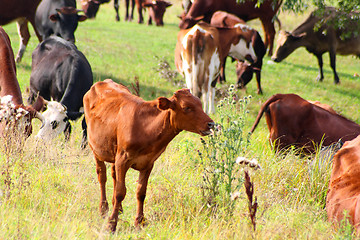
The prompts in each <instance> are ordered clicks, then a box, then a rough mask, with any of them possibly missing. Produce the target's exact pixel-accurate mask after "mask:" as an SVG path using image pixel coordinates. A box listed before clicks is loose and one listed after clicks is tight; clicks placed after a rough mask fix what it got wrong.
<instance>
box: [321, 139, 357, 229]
mask: <svg viewBox="0 0 360 240" xmlns="http://www.w3.org/2000/svg"><path fill="white" fill-rule="evenodd" d="M359 173H360V136H358V137H357V138H355V139H354V140H352V141H348V142H345V144H344V146H343V147H342V148H341V149H340V150H339V151H338V152H337V153H336V154H335V156H334V158H333V165H332V171H331V177H330V183H329V190H328V194H327V196H326V211H327V215H328V218H329V220H330V221H332V222H333V223H334V224H335V225H336V226H338V227H339V225H340V223H341V221H342V220H343V219H344V217H346V218H347V219H348V220H349V222H350V224H352V225H353V226H354V227H355V228H356V230H357V232H358V233H360V232H359V231H360V204H359V203H360V174H359ZM345 212H346V214H345Z"/></svg>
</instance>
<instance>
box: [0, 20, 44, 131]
mask: <svg viewBox="0 0 360 240" xmlns="http://www.w3.org/2000/svg"><path fill="white" fill-rule="evenodd" d="M0 69H1V71H0V97H4V96H8V95H10V96H11V97H12V99H11V100H12V103H13V104H14V105H15V106H14V107H15V109H19V108H21V109H23V110H25V111H21V110H20V111H21V113H23V114H24V116H23V117H22V119H21V120H20V119H17V120H18V122H22V123H25V124H24V126H23V125H22V126H21V127H24V129H21V131H24V134H25V135H26V136H29V135H30V134H31V132H32V126H31V120H32V118H34V117H36V118H39V119H40V120H42V121H43V117H42V116H41V114H40V113H38V111H39V110H40V109H41V108H42V106H43V105H42V102H41V100H42V99H41V98H38V101H37V102H36V103H35V104H34V105H33V107H32V106H24V104H23V99H22V96H21V91H20V86H19V82H18V80H17V78H16V65H15V61H14V53H13V50H12V48H11V43H10V39H9V36H8V35H7V33H6V32H5V31H4V29H3V28H2V27H0ZM1 118H2V116H0V119H1ZM5 124H8V122H6V123H5ZM2 127H3V126H2ZM1 130H3V129H1Z"/></svg>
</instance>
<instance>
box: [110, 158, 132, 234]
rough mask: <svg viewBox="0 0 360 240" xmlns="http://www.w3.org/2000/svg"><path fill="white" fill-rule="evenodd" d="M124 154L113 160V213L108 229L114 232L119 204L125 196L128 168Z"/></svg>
mask: <svg viewBox="0 0 360 240" xmlns="http://www.w3.org/2000/svg"><path fill="white" fill-rule="evenodd" d="M125 158H126V156H125V154H117V155H116V158H115V164H114V166H113V174H112V175H113V179H114V183H115V185H114V195H113V202H114V204H113V206H114V208H113V211H112V213H111V215H110V217H109V222H108V228H109V229H110V230H111V231H112V232H115V230H116V225H117V221H118V218H119V212H122V211H123V210H122V206H121V203H122V201H123V200H124V198H125V195H126V186H125V177H126V172H127V171H128V170H129V168H130V166H129V165H128V163H127V161H126V159H125Z"/></svg>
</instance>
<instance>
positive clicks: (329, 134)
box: [251, 94, 360, 152]
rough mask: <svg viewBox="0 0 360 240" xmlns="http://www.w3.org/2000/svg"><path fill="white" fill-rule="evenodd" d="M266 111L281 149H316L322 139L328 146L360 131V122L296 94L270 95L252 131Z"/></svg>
mask: <svg viewBox="0 0 360 240" xmlns="http://www.w3.org/2000/svg"><path fill="white" fill-rule="evenodd" d="M264 113H265V117H266V123H267V126H268V128H269V131H270V141H271V142H272V143H273V145H274V147H275V149H278V150H281V149H286V148H287V147H289V146H290V145H294V146H296V147H298V148H303V150H305V152H314V151H315V148H316V147H317V146H319V145H320V144H321V143H322V144H323V145H324V146H328V145H330V144H332V143H336V142H337V141H338V140H339V139H341V140H342V141H349V140H352V139H353V138H355V137H357V136H358V135H359V134H360V126H359V125H358V124H356V123H354V122H352V121H350V120H348V119H346V118H344V117H343V116H340V115H338V114H336V113H334V112H329V111H328V110H326V109H324V108H322V107H319V106H317V105H314V104H312V103H310V102H308V101H306V100H304V99H303V98H301V97H299V96H298V95H295V94H276V95H274V96H272V97H270V98H269V99H268V100H267V101H266V102H265V103H264V104H263V105H262V107H261V108H260V111H259V114H258V116H257V118H256V121H255V123H254V125H253V126H252V128H251V133H253V132H254V130H255V128H256V126H257V125H258V123H259V121H260V119H261V117H262V115H263V114H264ZM314 145H315V146H314Z"/></svg>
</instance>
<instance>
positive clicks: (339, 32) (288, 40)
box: [271, 7, 360, 84]
mask: <svg viewBox="0 0 360 240" xmlns="http://www.w3.org/2000/svg"><path fill="white" fill-rule="evenodd" d="M324 13H325V15H324V16H323V17H321V18H320V17H319V16H317V15H316V14H315V13H314V12H313V13H311V14H310V16H309V17H308V18H307V19H306V20H305V21H304V22H303V23H302V24H300V25H299V26H298V27H297V28H296V29H295V30H293V31H292V32H291V33H289V32H285V31H281V32H280V33H279V38H278V42H277V48H276V50H275V53H274V55H273V56H272V58H271V59H272V60H273V61H275V62H281V61H282V60H284V59H285V58H286V57H287V56H289V55H290V54H291V53H292V52H294V51H295V50H296V49H297V48H299V47H305V48H306V50H307V51H308V52H310V53H312V54H314V55H315V56H316V58H317V60H318V64H319V75H318V76H317V78H316V80H318V81H322V80H323V79H324V74H323V58H322V55H323V54H324V53H326V52H329V57H330V66H331V68H332V70H333V72H334V82H335V84H338V83H340V80H339V76H338V74H337V73H336V54H340V55H351V54H352V55H355V56H360V34H358V33H356V34H351V33H350V36H348V37H346V36H344V35H343V34H344V33H345V34H348V33H349V32H346V31H347V30H350V26H351V24H353V26H352V27H354V28H355V29H354V30H353V31H354V32H359V31H360V25H359V24H358V20H356V19H357V18H354V19H355V20H354V21H356V22H352V23H347V26H346V28H345V27H344V28H343V29H342V28H341V27H339V28H338V29H335V28H334V27H333V26H332V25H331V23H330V24H327V23H328V22H329V21H330V22H331V20H334V18H335V17H336V15H340V12H339V11H338V10H336V9H335V8H333V7H326V8H325V12H324ZM342 17H343V15H342ZM348 17H349V18H351V15H350V16H348Z"/></svg>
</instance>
